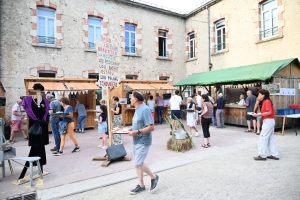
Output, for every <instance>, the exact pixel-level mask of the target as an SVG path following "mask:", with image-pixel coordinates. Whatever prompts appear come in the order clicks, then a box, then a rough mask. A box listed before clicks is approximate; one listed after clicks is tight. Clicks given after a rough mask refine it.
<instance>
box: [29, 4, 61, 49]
mask: <svg viewBox="0 0 300 200" xmlns="http://www.w3.org/2000/svg"><path fill="white" fill-rule="evenodd" d="M38 7H44V8H49V9H52V10H55V30H56V32H55V35H56V39H55V40H56V41H55V44H54V45H53V44H44V43H38V39H37V9H38ZM30 9H31V20H30V23H31V29H30V36H31V38H32V43H31V44H32V46H39V47H50V48H61V42H62V40H63V36H62V33H61V27H62V20H61V16H62V11H61V8H59V7H57V5H55V4H52V3H50V2H49V1H47V0H44V1H32V2H31V3H30Z"/></svg>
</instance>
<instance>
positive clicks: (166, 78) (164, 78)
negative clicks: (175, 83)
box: [159, 76, 169, 81]
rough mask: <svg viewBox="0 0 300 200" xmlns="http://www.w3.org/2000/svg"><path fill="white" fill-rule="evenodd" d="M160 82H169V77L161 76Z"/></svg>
mask: <svg viewBox="0 0 300 200" xmlns="http://www.w3.org/2000/svg"><path fill="white" fill-rule="evenodd" d="M159 80H164V81H167V80H169V77H168V76H160V77H159Z"/></svg>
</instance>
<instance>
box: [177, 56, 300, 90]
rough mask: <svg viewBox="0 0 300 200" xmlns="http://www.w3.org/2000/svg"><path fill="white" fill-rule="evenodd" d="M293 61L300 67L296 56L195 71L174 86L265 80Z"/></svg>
mask: <svg viewBox="0 0 300 200" xmlns="http://www.w3.org/2000/svg"><path fill="white" fill-rule="evenodd" d="M294 61H296V64H297V65H298V66H299V67H300V64H299V60H298V59H297V58H290V59H286V60H278V61H273V62H265V63H259V64H254V65H245V66H240V67H232V68H227V69H219V70H213V71H209V72H201V73H195V74H192V75H190V76H188V77H186V78H184V79H182V80H181V81H179V82H178V83H176V84H174V86H196V85H199V86H200V85H203V86H204V85H213V84H217V83H222V84H225V83H238V82H251V81H253V82H254V81H265V80H267V79H269V78H271V76H272V75H273V74H274V73H275V72H276V71H278V70H281V69H282V68H284V67H285V66H287V65H289V64H290V63H291V62H294Z"/></svg>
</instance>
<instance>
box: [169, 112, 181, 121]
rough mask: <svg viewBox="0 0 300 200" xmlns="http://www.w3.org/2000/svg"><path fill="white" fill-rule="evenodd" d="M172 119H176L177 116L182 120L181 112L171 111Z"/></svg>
mask: <svg viewBox="0 0 300 200" xmlns="http://www.w3.org/2000/svg"><path fill="white" fill-rule="evenodd" d="M171 115H172V119H175V117H174V116H173V115H175V116H176V117H177V118H178V119H180V118H181V113H180V110H171Z"/></svg>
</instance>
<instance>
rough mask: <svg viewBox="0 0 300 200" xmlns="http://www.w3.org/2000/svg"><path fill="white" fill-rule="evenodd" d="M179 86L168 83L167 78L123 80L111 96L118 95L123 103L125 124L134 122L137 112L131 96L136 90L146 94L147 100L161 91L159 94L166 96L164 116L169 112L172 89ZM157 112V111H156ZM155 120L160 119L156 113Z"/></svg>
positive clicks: (112, 91)
mask: <svg viewBox="0 0 300 200" xmlns="http://www.w3.org/2000/svg"><path fill="white" fill-rule="evenodd" d="M176 89H177V88H175V87H173V86H171V85H169V84H168V81H165V80H129V79H125V80H121V81H120V83H119V87H118V88H113V89H112V90H111V92H110V93H111V97H114V96H117V97H119V99H120V103H121V104H122V118H123V126H125V125H129V124H132V117H133V115H134V112H135V108H134V107H133V106H131V105H130V97H131V94H132V92H133V91H134V90H137V91H140V92H141V93H143V94H144V95H145V102H146V101H147V100H148V97H149V95H150V94H151V95H152V96H153V100H155V98H156V97H155V94H156V93H159V96H161V97H164V102H165V106H164V111H163V113H164V117H166V116H167V115H168V113H169V106H168V99H170V97H171V91H172V90H176ZM155 112H156V111H155ZM154 121H155V122H156V121H158V119H157V115H156V113H155V118H154Z"/></svg>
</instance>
